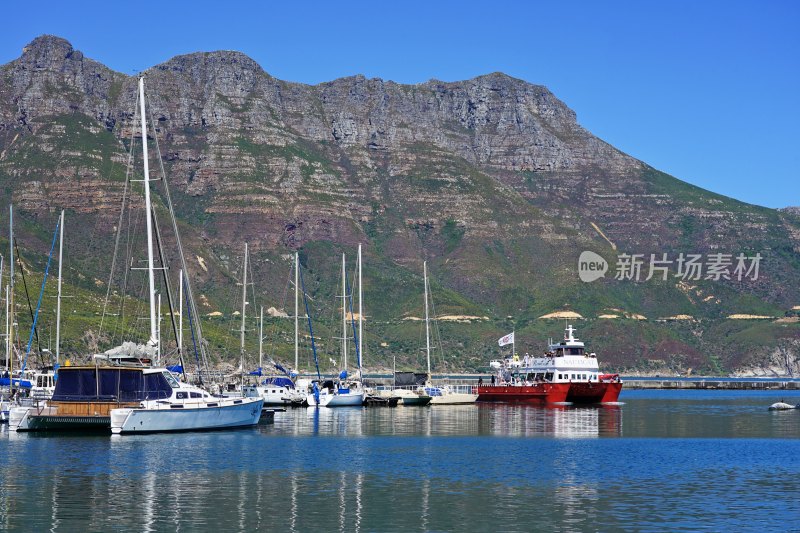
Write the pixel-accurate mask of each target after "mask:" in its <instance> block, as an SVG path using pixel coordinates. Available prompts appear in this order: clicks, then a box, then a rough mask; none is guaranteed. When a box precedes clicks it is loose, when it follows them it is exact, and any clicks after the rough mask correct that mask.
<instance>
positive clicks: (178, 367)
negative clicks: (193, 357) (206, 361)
mask: <svg viewBox="0 0 800 533" xmlns="http://www.w3.org/2000/svg"><path fill="white" fill-rule="evenodd" d="M167 370H169V371H170V372H172V373H173V374H183V367H182V366H181V365H172V366H168V367H167Z"/></svg>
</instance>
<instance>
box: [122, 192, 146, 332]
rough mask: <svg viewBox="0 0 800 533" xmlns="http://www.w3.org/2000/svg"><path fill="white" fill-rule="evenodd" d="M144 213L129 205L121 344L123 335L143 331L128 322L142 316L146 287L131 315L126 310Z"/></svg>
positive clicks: (140, 292)
mask: <svg viewBox="0 0 800 533" xmlns="http://www.w3.org/2000/svg"><path fill="white" fill-rule="evenodd" d="M131 192H132V191H131ZM143 212H144V209H137V210H135V212H134V210H133V209H132V206H130V205H129V207H128V226H127V235H126V239H125V245H126V248H125V264H126V265H128V268H125V269H124V272H123V277H122V285H121V288H120V317H121V320H120V322H119V332H120V342H122V340H123V339H122V338H121V337H122V336H123V335H126V336H132V334H131V333H129V332H130V331H131V330H132V331H133V332H136V333H138V332H140V331H141V325H140V324H138V323H136V322H135V323H134V326H133V327H131V326H129V325H128V322H130V320H131V319H133V320H135V319H136V317H140V316H141V315H142V313H141V310H142V306H143V305H144V304H143V301H144V297H145V296H144V285H141V286H140V288H139V295H138V298H139V299H138V300H137V301H135V302H134V303H133V310H132V312H130V313H126V309H127V308H126V301H127V297H126V295H127V294H128V290H129V284H130V283H131V281H132V280H131V277H130V276H131V269H130V267H131V265H132V264H133V251H134V249H135V247H136V245H135V241H136V239H138V235H139V234H138V233H137V228H138V227H139V225H140V224H141V223H142V222H141V217H142V214H143ZM129 317H133V318H129Z"/></svg>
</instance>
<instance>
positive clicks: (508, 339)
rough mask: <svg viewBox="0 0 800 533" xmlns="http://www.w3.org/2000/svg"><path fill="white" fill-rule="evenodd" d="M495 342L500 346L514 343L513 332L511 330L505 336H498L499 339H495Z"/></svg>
mask: <svg viewBox="0 0 800 533" xmlns="http://www.w3.org/2000/svg"><path fill="white" fill-rule="evenodd" d="M497 344H499V345H500V346H505V345H506V344H514V332H513V331H512V332H511V333H509V334H508V335H506V336H505V337H500V340H498V341H497Z"/></svg>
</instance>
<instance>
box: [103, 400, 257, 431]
mask: <svg viewBox="0 0 800 533" xmlns="http://www.w3.org/2000/svg"><path fill="white" fill-rule="evenodd" d="M173 405H174V404H173ZM263 405H264V400H263V399H262V398H241V399H237V400H225V399H221V398H220V399H219V401H218V402H211V403H208V404H200V403H197V404H194V405H192V404H186V405H184V406H183V407H173V406H169V405H165V406H164V407H156V408H133V409H131V408H125V409H112V410H111V432H112V433H114V434H127V433H153V432H168V431H193V430H208V429H228V428H236V427H244V426H253V425H255V424H257V423H258V419H259V418H261V408H262V406H263Z"/></svg>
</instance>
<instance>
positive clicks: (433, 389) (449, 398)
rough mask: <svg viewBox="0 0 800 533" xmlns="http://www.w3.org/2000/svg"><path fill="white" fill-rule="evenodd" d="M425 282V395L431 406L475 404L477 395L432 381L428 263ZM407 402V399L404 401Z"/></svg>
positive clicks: (425, 267) (423, 268) (424, 273)
mask: <svg viewBox="0 0 800 533" xmlns="http://www.w3.org/2000/svg"><path fill="white" fill-rule="evenodd" d="M422 270H423V281H424V283H425V355H426V359H427V362H428V379H427V381H426V382H425V388H424V389H425V394H427V395H428V396H430V397H431V402H430V403H431V405H461V404H471V403H475V401H476V400H477V399H478V395H477V394H472V392H462V391H458V390H456V389H454V388H452V387H451V386H449V385H444V386H437V385H434V384H433V382H432V380H431V335H430V315H429V314H428V292H429V290H430V289H429V286H428V263H427V261H425V262H423V263H422ZM403 401H404V402H405V399H403Z"/></svg>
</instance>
